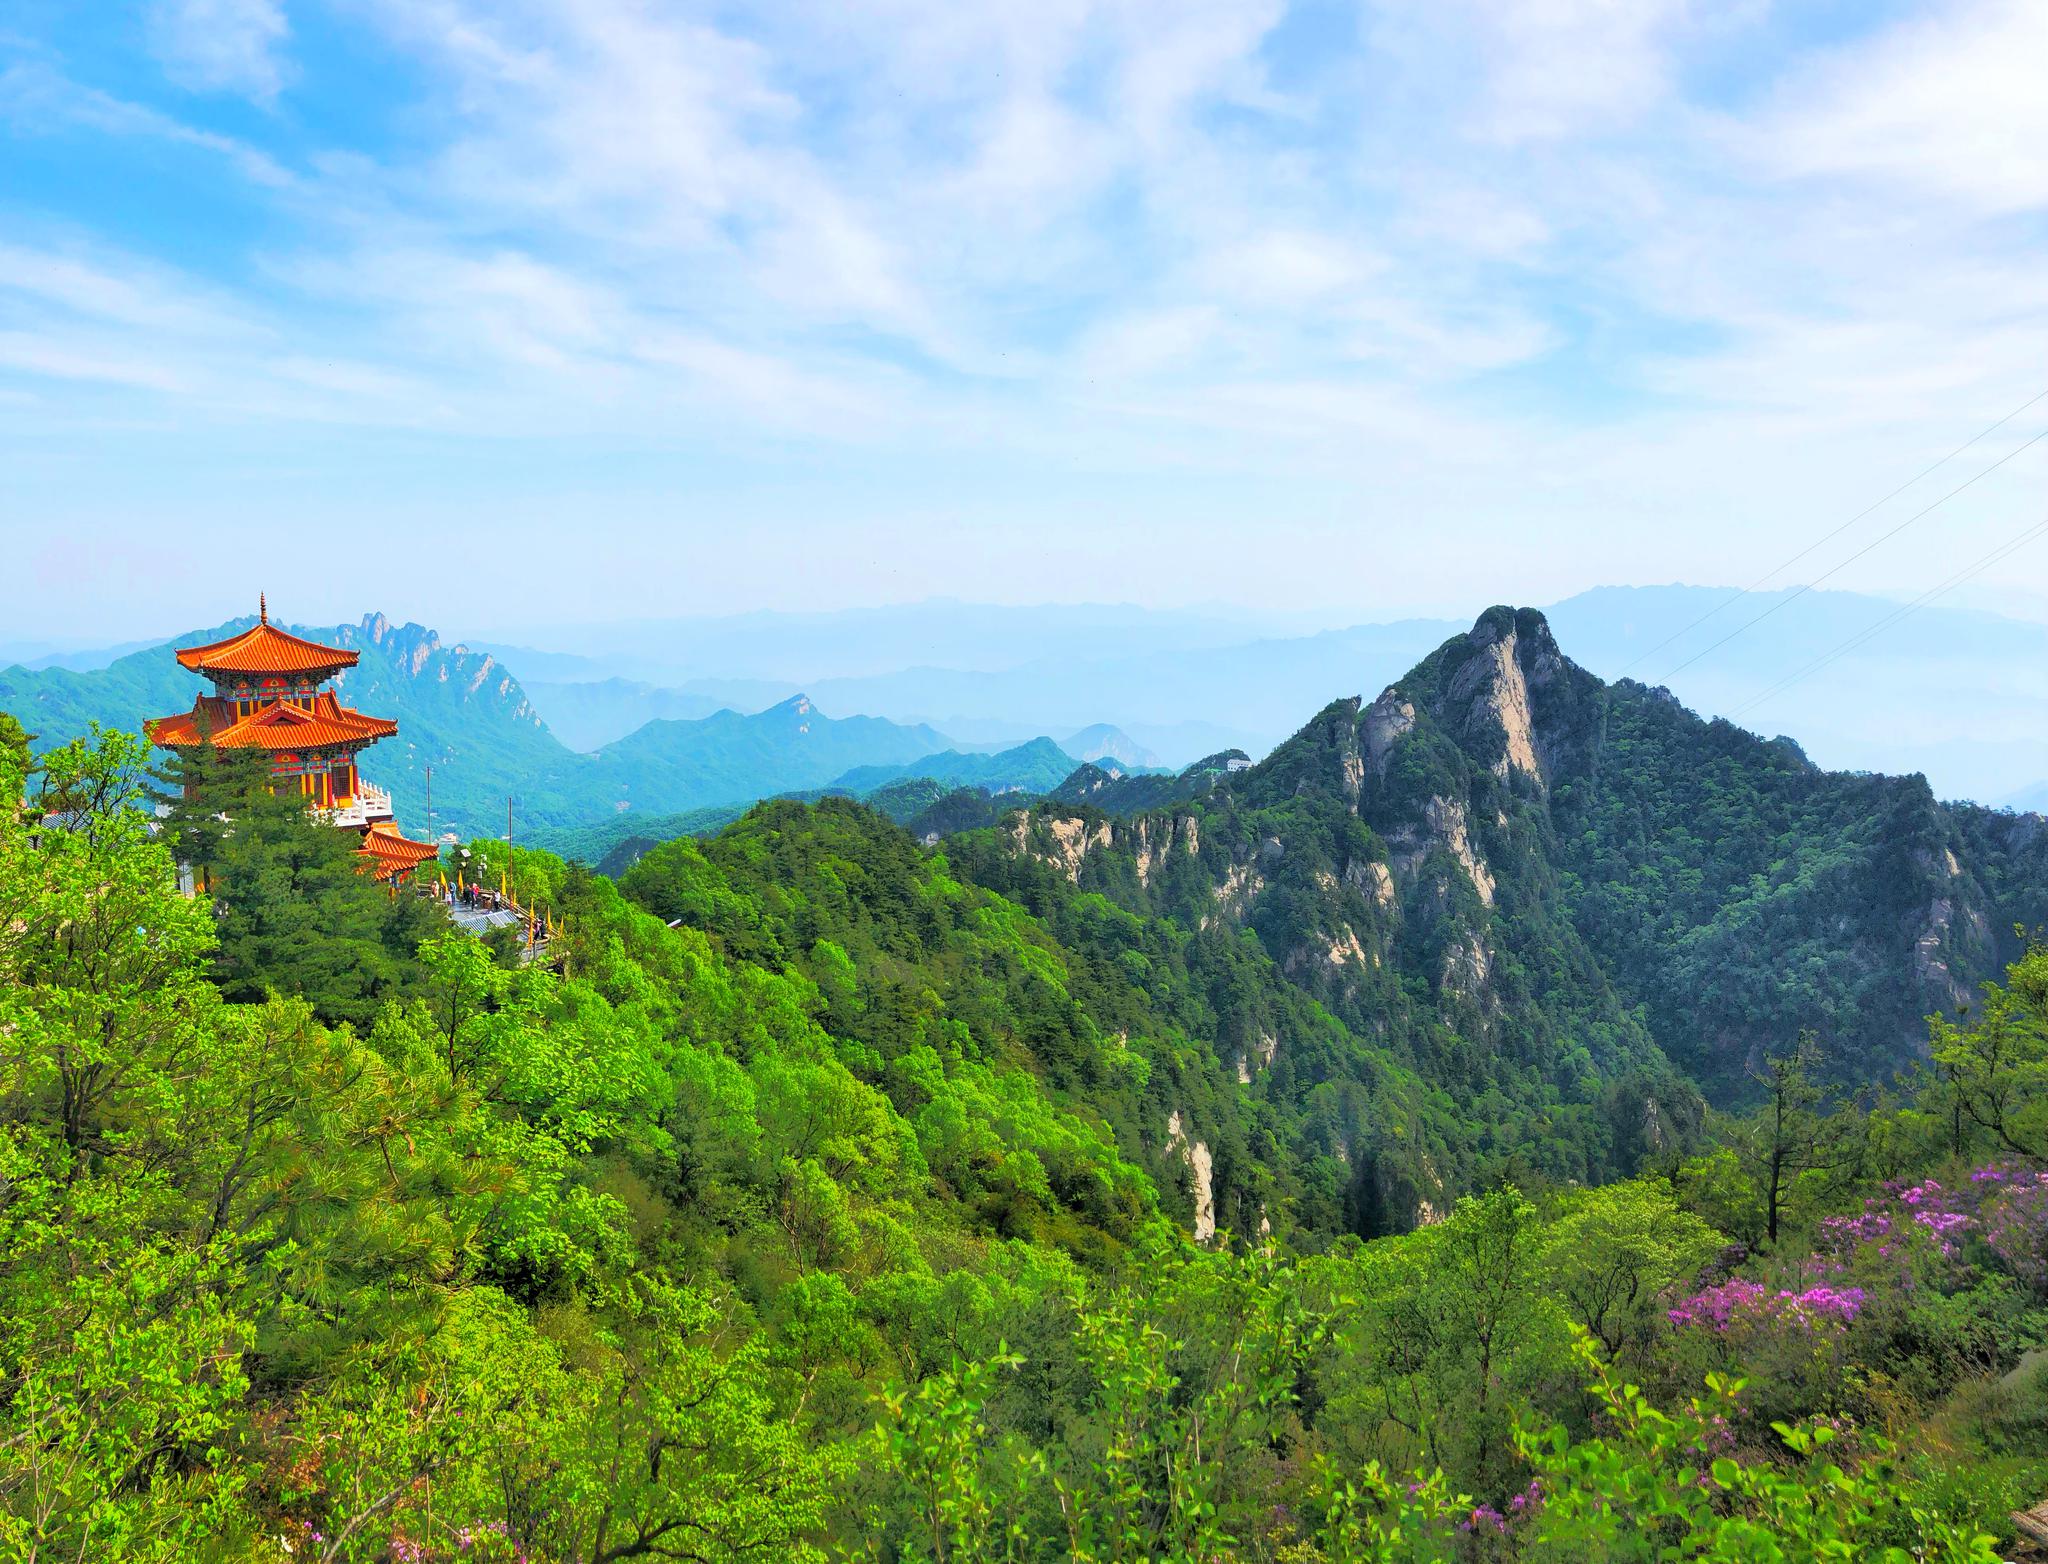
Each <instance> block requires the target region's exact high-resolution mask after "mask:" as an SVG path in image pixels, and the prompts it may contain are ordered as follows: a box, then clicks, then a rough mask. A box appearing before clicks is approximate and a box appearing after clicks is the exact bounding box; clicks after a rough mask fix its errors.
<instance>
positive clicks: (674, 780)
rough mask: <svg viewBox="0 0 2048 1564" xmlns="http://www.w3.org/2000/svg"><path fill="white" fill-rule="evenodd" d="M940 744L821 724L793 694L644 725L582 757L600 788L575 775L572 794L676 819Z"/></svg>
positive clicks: (928, 735)
mask: <svg viewBox="0 0 2048 1564" xmlns="http://www.w3.org/2000/svg"><path fill="white" fill-rule="evenodd" d="M945 744H946V737H945V735H944V734H942V733H938V732H935V731H933V730H932V729H930V728H927V727H924V726H922V725H921V724H917V725H908V726H906V725H904V724H901V723H895V722H889V721H887V720H885V719H883V718H880V717H840V718H833V717H827V716H824V715H823V714H821V713H820V712H819V711H818V709H817V708H816V707H814V706H813V705H812V704H811V703H810V701H809V700H808V699H807V698H805V697H804V696H801V695H798V696H795V697H792V698H791V699H789V700H786V701H784V702H782V703H781V704H780V705H778V706H771V707H769V709H768V710H766V711H763V712H757V713H755V714H754V715H753V716H742V715H740V714H739V713H738V712H734V711H721V712H717V713H714V714H713V715H711V716H709V717H704V718H700V719H698V720H696V721H691V722H683V721H671V722H650V723H648V724H647V725H646V726H645V727H643V728H640V729H638V730H636V731H635V732H633V733H629V734H628V735H627V736H626V737H624V738H622V739H620V740H619V741H618V742H617V743H616V744H609V745H606V746H605V747H604V748H603V749H601V750H599V751H598V752H597V753H596V754H594V755H590V756H586V757H582V760H583V767H584V772H585V773H586V775H587V776H588V777H589V778H593V779H595V781H596V784H597V785H596V787H595V788H593V787H591V786H590V785H589V783H588V782H587V781H585V779H584V778H583V777H579V779H578V780H579V783H581V784H582V785H580V786H579V789H578V792H579V796H580V797H582V798H584V799H586V800H587V799H589V798H590V797H591V796H592V795H593V794H597V795H600V796H602V797H603V798H604V799H605V801H606V802H607V803H609V804H610V806H611V807H613V808H615V809H620V810H624V809H632V810H635V811H640V812H645V813H648V814H674V813H678V812H680V811H683V810H690V809H700V808H703V807H704V806H706V805H709V804H725V803H732V802H735V801H738V800H742V799H756V798H766V797H768V796H770V795H771V794H775V793H788V792H795V791H799V790H801V789H805V788H818V787H825V786H828V785H831V784H832V783H833V782H834V780H835V779H836V778H838V777H840V776H841V775H843V774H845V773H847V772H850V771H852V770H854V769H855V768H857V767H862V766H880V767H892V766H900V765H902V764H904V763H905V762H908V761H911V760H915V759H916V758H917V757H919V756H921V755H929V754H932V753H933V752H934V751H937V750H939V749H942V748H944V747H945Z"/></svg>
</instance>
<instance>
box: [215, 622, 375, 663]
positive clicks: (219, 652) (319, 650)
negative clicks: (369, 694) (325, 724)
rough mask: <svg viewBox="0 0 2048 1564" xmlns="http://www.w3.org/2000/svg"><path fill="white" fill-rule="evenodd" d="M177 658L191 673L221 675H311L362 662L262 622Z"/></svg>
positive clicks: (345, 651) (356, 654) (342, 650)
mask: <svg viewBox="0 0 2048 1564" xmlns="http://www.w3.org/2000/svg"><path fill="white" fill-rule="evenodd" d="M177 658H178V664H179V666H180V667H184V668H189V669H191V670H192V671H193V672H194V673H206V672H209V671H212V670H215V669H218V670H220V671H221V672H223V673H311V672H312V671H314V670H315V669H320V668H353V667H355V665H356V664H357V663H358V662H360V661H361V660H362V653H361V652H352V651H350V650H348V649H347V648H346V647H341V646H328V645H326V644H325V643H324V642H320V641H309V640H307V639H306V637H304V636H302V635H293V634H292V633H291V632H290V631H289V630H280V629H278V627H277V626H276V625H274V624H272V623H271V622H270V621H269V620H268V619H261V620H258V621H257V622H256V623H255V624H253V625H251V626H249V628H248V629H246V630H242V631H239V632H237V633H236V634H234V635H230V636H226V637H224V638H222V639H221V640H218V641H209V642H208V643H207V644H206V645H204V646H186V647H180V648H179V649H178V652H177Z"/></svg>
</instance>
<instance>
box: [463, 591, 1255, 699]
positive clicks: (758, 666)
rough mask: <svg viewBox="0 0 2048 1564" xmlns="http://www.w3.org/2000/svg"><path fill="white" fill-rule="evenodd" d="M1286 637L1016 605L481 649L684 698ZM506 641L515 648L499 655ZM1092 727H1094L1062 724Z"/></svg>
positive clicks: (1202, 621)
mask: <svg viewBox="0 0 2048 1564" xmlns="http://www.w3.org/2000/svg"><path fill="white" fill-rule="evenodd" d="M1287 628H1288V619H1287V617H1286V616H1282V615H1272V614H1256V613H1252V612H1248V611H1246V610H1242V609H1215V610H1204V609H1151V608H1140V607H1138V606H1136V605H1134V604H1129V603H1074V604H1043V605H1031V606H1025V607H1011V606H1006V605H1003V604H995V603H963V602H958V601H955V600H952V599H947V598H932V599H928V600H926V601H924V602H919V603H902V604H891V605H888V606H886V607H880V608H851V609H837V610H831V611H827V612H817V613H782V612H758V613H748V614H737V615H729V616H724V617H717V618H690V619H668V620H629V621H607V622H604V623H599V624H586V625H565V626H554V627H546V628H542V627H537V626H526V627H521V628H520V629H518V630H517V631H513V632H511V633H506V634H501V635H499V636H496V637H494V638H492V639H490V640H486V641H482V642H479V643H478V644H480V645H487V646H489V647H491V649H492V650H493V651H500V650H502V652H503V654H504V655H505V657H506V658H507V659H508V660H511V661H512V662H513V663H514V665H515V666H517V667H521V668H530V669H531V670H532V673H531V675H530V676H531V677H534V678H547V679H551V680H557V681H567V680H583V679H597V678H605V677H609V676H619V677H624V678H629V679H637V680H644V681H646V682H649V683H653V684H658V685H663V686H666V687H670V688H686V689H695V688H699V686H698V685H697V683H696V681H698V680H718V679H743V680H760V681H768V682H775V681H782V682H783V683H785V684H789V683H794V684H797V685H802V686H805V687H808V685H809V684H810V682H811V681H814V680H816V679H819V678H821V677H864V676H868V675H873V674H881V673H889V672H893V671H895V670H897V669H901V668H909V667H918V666H924V667H935V668H952V669H976V670H989V669H997V668H1009V667H1016V666H1019V665H1021V664H1024V663H1028V662H1032V661H1035V660H1037V659H1039V658H1041V657H1043V656H1044V655H1045V654H1046V651H1047V648H1049V647H1068V648H1073V649H1076V650H1079V651H1081V652H1083V653H1084V654H1085V655H1087V656H1091V657H1111V656H1126V655H1131V654H1135V653H1141V652H1156V651H1185V650H1190V649H1193V648H1197V647H1204V646H1231V645H1237V644H1240V643H1242V642H1244V641H1248V640H1251V639H1253V638H1255V637H1257V636H1259V635H1262V634H1272V633H1275V632H1276V631H1284V630H1285V629H1287ZM499 642H504V643H509V644H506V645H504V646H502V647H501V646H500V645H499V644H498V643H499ZM541 647H545V648H547V649H548V650H549V652H550V653H552V654H564V655H565V656H566V658H568V659H570V660H571V661H569V662H565V663H564V664H562V665H561V666H559V667H558V666H555V665H548V666H543V665H542V664H541V663H540V662H539V661H537V660H536V657H535V653H534V652H533V651H532V650H529V648H541ZM572 667H573V670H574V671H571V669H572ZM789 693H793V691H790V690H787V689H785V690H784V691H783V694H789ZM812 693H814V694H815V693H816V692H815V691H813V692H812ZM774 698H777V699H779V698H781V697H780V696H777V697H774ZM838 709H841V710H845V709H847V708H845V707H843V706H842V707H839V708H838ZM1100 715H1101V713H1097V714H1096V716H1098V717H1099V716H1100ZM1087 720H1095V718H1093V717H1091V718H1085V719H1079V720H1077V721H1075V722H1069V723H1065V724H1062V726H1063V727H1076V726H1079V722H1080V721H1087Z"/></svg>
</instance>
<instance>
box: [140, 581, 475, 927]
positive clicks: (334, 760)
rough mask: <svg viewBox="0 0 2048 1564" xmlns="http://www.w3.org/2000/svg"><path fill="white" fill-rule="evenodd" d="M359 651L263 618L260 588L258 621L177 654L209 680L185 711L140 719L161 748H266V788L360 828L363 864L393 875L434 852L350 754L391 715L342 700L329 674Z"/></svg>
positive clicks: (377, 734)
mask: <svg viewBox="0 0 2048 1564" xmlns="http://www.w3.org/2000/svg"><path fill="white" fill-rule="evenodd" d="M360 656H361V654H360V653H357V652H351V651H348V650H346V649H344V648H342V647H339V646H323V645H322V644H321V643H320V642H318V641H308V640H306V639H305V638H303V637H302V636H296V635H292V634H290V633H289V632H287V631H284V630H280V629H278V628H277V626H275V625H273V624H272V623H271V622H270V603H269V600H268V598H267V597H262V596H259V597H258V599H257V615H256V623H255V624H254V625H252V626H251V627H250V628H249V629H247V630H244V631H242V632H241V633H240V634H239V635H231V636H229V637H227V639H225V640H221V641H213V642H210V643H209V644H207V645H205V646H188V647H185V648H183V649H182V650H180V651H179V652H178V654H177V657H178V663H179V665H180V666H181V667H185V668H189V669H191V670H192V671H193V672H194V673H196V674H198V675H200V676H201V677H202V678H204V679H206V680H208V681H210V682H211V683H212V685H213V693H212V694H211V695H202V696H200V697H199V698H198V700H196V701H195V702H193V705H192V709H191V710H190V711H189V712H181V713H179V714H178V715H177V716H173V717H157V718H155V719H153V720H151V721H149V722H145V723H144V724H143V730H144V732H146V733H147V734H148V735H149V737H150V739H151V741H152V742H154V743H156V744H158V745H160V746H162V747H163V748H165V749H174V750H191V749H197V748H199V747H201V746H202V745H205V744H208V743H211V744H212V745H213V746H214V747H215V748H217V749H257V750H261V751H263V752H264V753H265V754H267V755H268V756H269V757H270V766H271V774H272V776H273V777H274V778H275V780H274V782H273V783H272V786H271V791H272V792H277V791H280V790H286V789H291V788H296V789H297V790H298V792H299V793H300V794H301V795H302V796H303V797H304V798H305V799H306V801H307V803H308V804H309V805H310V806H311V807H312V808H313V809H315V810H316V811H318V812H319V814H320V816H321V818H323V819H325V820H326V821H328V822H329V823H330V824H332V825H335V826H337V827H340V828H342V829H344V830H351V831H356V832H358V833H360V834H361V837H362V846H361V847H359V848H358V849H357V850H356V852H357V856H358V857H359V858H361V859H362V860H363V863H362V868H363V870H364V872H366V873H373V874H375V875H376V876H377V878H379V879H380V880H387V881H389V882H390V883H391V884H392V885H394V886H395V885H397V884H399V883H400V882H401V881H403V880H405V879H406V878H407V877H408V876H409V875H411V873H412V872H413V870H414V869H416V868H418V867H419V866H420V865H421V864H422V863H425V862H426V861H427V860H428V859H429V858H432V857H434V856H435V855H436V853H437V851H438V849H436V848H435V847H434V845H433V844H432V843H430V842H414V841H408V840H407V839H406V837H405V836H404V835H403V834H402V833H401V832H400V831H399V829H398V826H397V824H396V822H395V821H394V820H393V818H392V812H391V795H390V794H389V793H387V792H385V791H384V790H383V789H382V788H380V787H374V786H372V785H371V784H370V783H368V782H365V781H364V780H363V779H362V777H361V776H360V775H359V774H358V773H357V771H356V756H357V755H359V754H360V753H361V752H362V751H364V750H365V749H368V748H369V747H370V746H371V745H372V744H374V743H376V742H377V740H379V739H386V738H390V737H391V736H392V735H393V734H394V733H396V732H397V731H398V724H397V723H395V722H393V721H391V720H390V719H389V718H385V717H368V716H365V715H364V714H363V713H362V712H359V711H355V710H353V709H352V708H350V707H347V706H344V705H342V704H341V702H340V701H339V700H337V699H336V698H335V695H334V692H333V691H332V690H329V689H326V688H324V686H325V685H326V683H327V681H328V680H329V679H331V678H333V677H334V676H335V675H336V674H339V673H341V672H343V671H344V670H346V669H349V668H353V667H354V666H355V665H356V663H357V662H358V661H359V659H360Z"/></svg>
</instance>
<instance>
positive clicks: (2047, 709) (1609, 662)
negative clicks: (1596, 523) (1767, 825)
mask: <svg viewBox="0 0 2048 1564" xmlns="http://www.w3.org/2000/svg"><path fill="white" fill-rule="evenodd" d="M1735 597H1736V594H1734V593H1732V592H1731V591H1729V590H1728V589H1727V588H1721V587H1689V586H1670V587H1602V588H1599V589H1598V590H1595V591H1591V592H1582V593H1580V594H1579V595H1578V596H1577V597H1573V598H1569V599H1567V600H1566V601H1564V602H1562V603H1559V604H1557V605H1556V606H1555V607H1553V608H1551V609H1549V610H1548V611H1547V612H1548V616H1549V619H1550V623H1551V624H1552V626H1553V627H1554V628H1555V630H1556V632H1557V635H1558V636H1559V638H1560V639H1561V640H1563V641H1564V642H1565V644H1567V645H1569V646H1571V647H1572V649H1573V654H1574V656H1575V658H1576V659H1577V660H1578V661H1579V662H1580V663H1581V664H1582V665H1583V666H1584V667H1586V668H1587V669H1588V670H1590V671H1591V672H1593V673H1596V674H1599V675H1600V676H1601V677H1603V678H1608V679H1612V678H1615V677H1618V676H1619V675H1621V674H1622V673H1623V672H1626V673H1627V675H1628V676H1629V677H1630V678H1634V679H1637V680H1640V681H1642V682H1643V683H1646V684H1650V685H1653V686H1654V685H1659V684H1663V685H1668V686H1669V688H1670V689H1671V691H1672V693H1673V694H1675V695H1677V696H1678V697H1679V698H1680V699H1681V700H1682V701H1684V702H1685V704H1686V705H1688V706H1690V707H1692V708H1693V709H1695V710H1697V711H1699V712H1701V713H1702V714H1704V715H1707V716H1727V717H1730V718H1732V719H1733V720H1734V721H1735V722H1736V723H1737V724H1738V725H1739V726H1741V727H1745V728H1748V729H1750V730H1751V731H1752V732H1756V733H1761V734H1765V735H1770V734H1774V733H1793V734H1796V735H1797V736H1798V738H1799V743H1800V746H1801V747H1802V748H1803V749H1804V750H1805V751H1806V752H1807V753H1808V754H1809V755H1811V756H1812V757H1813V759H1814V760H1815V761H1816V762H1818V763H1819V764H1821V765H1823V766H1826V767H1829V768H1831V769H1840V770H1853V771H1883V772H1888V773H1892V774H1902V773H1910V772H1915V771H1917V772H1921V773H1923V774H1925V775H1926V777H1927V779H1928V781H1929V782H1930V783H1932V784H1933V787H1934V790H1935V792H1936V793H1937V794H1938V795H1939V796H1941V797H1944V798H1972V799H1978V800H1985V801H1990V800H1996V799H2002V798H2005V797H2007V796H2009V795H2010V794H2011V793H2012V792H2013V791H2014V790H2015V789H2018V788H2022V787H2026V786H2029V785H2031V784H2033V783H2035V782H2037V781H2038V780H2039V779H2040V778H2041V777H2042V776H2043V775H2044V773H2048V677H2044V675H2043V673H2042V670H2043V669H2044V668H2048V624H2042V623H2039V622H2036V621H2031V620H2023V619H2006V618H2001V617H1999V616H1998V615H1996V614H1988V613H1982V612H1977V611H1966V610H1962V609H1955V608H1946V607H1941V606H1930V607H1927V608H1923V609H1920V610H1918V611H1917V612H1915V613H1912V614H1909V615H1905V616H1904V617H1899V613H1900V609H1901V608H1902V607H1903V606H1904V605H1902V604H1899V603H1895V602H1892V601H1889V600H1887V599H1885V598H1880V597H1868V596H1864V595H1862V594H1860V593H1854V592H1807V593H1803V594H1797V595H1795V594H1794V593H1792V592H1789V591H1788V592H1774V593H1759V594H1754V595H1751V596H1746V597H1741V598H1739V599H1737V600H1735V601H1733V602H1732V603H1731V601H1730V600H1731V599H1732V598H1735ZM1723 605H1726V606H1723ZM1702 616H1711V617H1707V618H1706V619H1705V622H1704V623H1701V624H1699V625H1698V626H1697V627H1696V628H1690V629H1688V628H1687V627H1688V626H1692V625H1693V624H1694V621H1696V620H1699V619H1701V618H1702ZM1681 631H1682V632H1683V633H1682V634H1678V638H1677V640H1676V641H1674V642H1673V644H1672V645H1670V646H1668V647H1664V648H1663V649H1661V650H1653V649H1654V648H1657V646H1658V643H1659V642H1662V641H1664V640H1665V639H1666V638H1667V637H1670V636H1672V635H1673V634H1674V633H1677V632H1681ZM1731 632H1739V633H1735V634H1734V637H1733V639H1731V640H1729V641H1727V644H1725V645H1722V646H1714V643H1715V642H1717V641H1720V640H1721V639H1722V638H1723V637H1726V636H1729V635H1730V634H1731ZM1861 637H1867V639H1865V640H1863V642H1862V644H1860V645H1856V646H1854V647H1853V649H1851V650H1850V651H1848V652H1847V653H1846V654H1844V655H1842V656H1840V657H1839V659H1838V660H1836V661H1834V662H1832V663H1831V664H1829V665H1828V666H1825V667H1822V668H1819V669H1817V670H1815V671H1813V672H1811V673H1807V674H1806V676H1805V677H1803V678H1799V679H1798V682H1796V683H1793V684H1791V685H1790V686H1789V687H1788V688H1786V689H1785V690H1784V691H1783V692H1782V693H1781V694H1779V695H1777V696H1775V697H1774V698H1770V699H1766V700H1763V701H1762V702H1761V703H1760V704H1756V703H1757V702H1758V698H1759V697H1761V696H1765V695H1767V694H1768V692H1770V691H1771V690H1772V689H1773V687H1774V686H1777V685H1779V684H1780V683H1781V682H1783V681H1785V680H1787V679H1793V678H1797V677H1798V676H1799V675H1801V674H1802V673H1805V671H1806V670H1808V669H1811V668H1813V666H1814V665H1815V664H1816V663H1818V662H1820V661H1821V660H1822V659H1824V658H1826V657H1828V656H1829V655H1830V654H1832V653H1834V652H1835V651H1836V649H1837V648H1840V647H1843V646H1846V645H1849V644H1850V643H1852V642H1854V641H1856V640H1857V639H1858V638H1861ZM1709 648H1711V650H1709ZM1702 653H1703V654H1704V655H1700V654H1702ZM1696 655H1699V661H1698V662H1696V663H1693V664H1692V665H1691V666H1689V667H1688V666H1681V665H1682V664H1685V663H1686V662H1688V660H1689V659H1691V658H1693V657H1694V656H1696Z"/></svg>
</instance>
